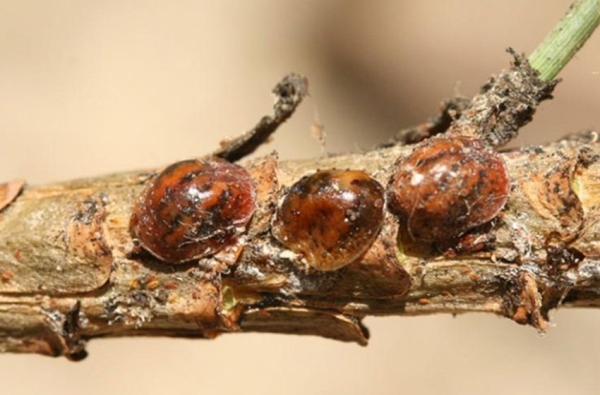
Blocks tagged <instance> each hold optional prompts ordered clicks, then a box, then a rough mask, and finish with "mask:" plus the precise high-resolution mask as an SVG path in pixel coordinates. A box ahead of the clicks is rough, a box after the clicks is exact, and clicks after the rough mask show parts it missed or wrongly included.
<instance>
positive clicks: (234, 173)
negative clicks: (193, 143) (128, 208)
mask: <svg viewBox="0 0 600 395" xmlns="http://www.w3.org/2000/svg"><path fill="white" fill-rule="evenodd" d="M255 204H256V191H255V184H254V181H253V180H252V178H251V177H250V174H248V172H247V171H246V170H245V169H244V168H242V167H240V166H238V165H235V164H233V163H229V162H227V161H225V160H222V159H218V158H214V159H210V160H194V159H193V160H185V161H182V162H177V163H175V164H172V165H171V166H169V167H167V168H166V169H165V170H163V171H162V172H161V173H160V174H159V175H158V176H157V177H156V178H154V179H153V180H152V181H150V184H149V185H148V186H147V187H146V189H145V190H144V191H143V192H142V194H141V195H140V197H139V198H138V200H137V201H136V203H135V205H134V207H133V214H132V216H131V221H130V230H131V233H132V235H133V237H135V238H137V239H138V240H139V242H140V243H141V245H142V247H144V248H145V249H146V250H148V251H149V252H150V253H152V255H154V256H156V257H157V258H159V259H161V260H163V261H165V262H169V263H181V262H187V261H190V260H193V259H198V258H202V257H205V256H208V255H212V254H215V253H216V252H218V251H220V250H222V249H223V248H224V247H226V246H228V245H231V244H233V243H234V242H235V241H236V239H237V238H238V237H239V235H240V234H241V233H242V232H244V231H245V227H246V225H247V224H248V222H249V221H250V218H251V217H252V214H253V213H254V209H255Z"/></svg>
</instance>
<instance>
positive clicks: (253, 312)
mask: <svg viewBox="0 0 600 395" xmlns="http://www.w3.org/2000/svg"><path fill="white" fill-rule="evenodd" d="M512 53H513V56H514V59H515V61H514V64H513V67H511V69H509V70H507V71H505V72H503V73H502V74H501V75H500V76H499V77H497V78H493V79H492V80H490V82H489V83H488V84H486V85H485V87H484V89H483V90H482V93H481V94H480V95H478V96H476V97H475V98H474V99H473V100H472V101H471V102H470V103H469V105H468V106H464V104H465V103H464V102H461V103H459V105H458V106H457V107H456V108H458V109H459V110H460V116H459V117H457V118H456V119H455V120H454V122H452V123H451V124H449V125H448V122H447V121H448V119H447V118H443V119H440V121H439V122H434V123H433V124H432V127H431V128H429V129H430V130H433V131H434V132H433V133H431V134H429V135H433V134H435V133H438V132H445V133H447V134H449V135H452V136H470V137H472V138H478V139H482V140H483V141H485V142H487V144H488V145H489V146H491V147H496V146H499V145H501V144H504V143H505V142H507V141H508V140H510V139H511V138H513V137H514V136H515V134H516V131H517V130H518V129H519V128H520V127H521V126H523V125H524V124H525V123H527V122H529V121H530V120H531V116H532V114H533V112H534V110H535V108H536V107H537V106H538V105H539V103H540V102H541V101H542V100H545V99H548V98H550V95H551V92H552V89H553V88H554V86H555V82H552V81H550V80H551V79H552V78H553V76H554V75H551V74H552V73H554V72H552V73H551V74H544V75H543V77H542V79H540V77H539V75H538V73H537V72H536V71H535V70H534V69H532V68H531V67H530V66H529V64H528V62H527V61H526V60H525V59H524V58H523V57H521V56H518V55H517V54H515V53H514V52H512ZM543 57H546V56H545V55H544V56H543ZM554 74H555V73H554ZM549 75H551V76H549ZM285 81H286V80H284V83H283V85H281V84H280V85H278V86H279V87H282V86H284V87H289V88H290V89H291V90H290V91H287V90H285V89H284V91H277V92H276V94H277V95H278V97H279V100H278V102H277V103H276V106H275V115H274V117H272V118H271V117H265V118H263V121H261V122H260V123H259V125H258V126H257V127H256V128H255V129H253V130H252V131H251V132H249V133H248V134H246V135H244V136H242V137H241V138H240V139H237V140H234V142H233V143H230V144H228V145H226V146H225V147H224V148H223V149H221V150H220V151H217V156H220V157H223V158H227V159H229V160H237V159H239V158H241V157H243V156H244V155H246V154H247V153H249V152H252V151H253V150H254V148H256V146H257V145H259V144H261V143H262V142H264V141H265V139H266V138H267V137H268V135H269V134H271V133H272V132H273V131H274V130H275V129H276V128H277V127H278V126H279V125H280V124H281V123H282V122H284V121H285V120H286V119H287V118H288V117H289V116H290V115H291V114H292V112H293V110H294V108H295V106H296V105H297V104H299V103H300V101H301V100H302V97H303V96H304V95H305V93H306V90H305V89H306V80H305V79H304V78H303V77H300V76H294V77H293V78H291V79H290V80H287V82H288V83H289V84H288V83H286V82H285ZM280 105H282V106H283V107H280ZM278 108H279V110H281V111H278ZM447 109H449V107H448V108H447ZM448 114H449V113H448ZM436 130H437V131H436ZM429 135H428V136H429ZM428 136H426V137H428ZM408 142H411V143H412V142H414V141H408ZM411 151H412V147H411V146H403V145H392V146H391V147H388V148H385V149H379V150H375V151H372V152H368V153H364V154H356V155H347V156H338V157H330V158H324V159H320V160H309V161H283V162H280V161H278V160H277V158H276V156H275V155H271V156H267V157H264V158H258V159H256V160H253V161H251V162H247V163H245V164H244V166H245V167H246V169H247V170H248V172H249V173H250V175H251V176H252V177H253V178H254V181H255V182H256V185H257V209H256V212H255V214H254V216H253V218H252V220H251V222H250V224H249V226H248V228H247V229H246V233H245V234H244V235H243V237H241V238H240V239H239V240H238V243H237V244H235V245H232V246H228V247H226V248H225V249H223V250H222V251H220V252H219V253H217V254H216V255H213V256H209V257H206V258H202V259H200V260H199V262H192V263H189V264H179V265H168V264H166V263H164V262H161V261H159V260H158V259H157V258H155V257H153V256H152V255H150V254H149V253H145V252H144V251H143V250H141V249H140V248H139V246H138V245H137V244H136V241H135V240H134V239H133V238H132V236H131V234H130V230H129V223H130V216H131V210H132V206H133V204H134V201H135V199H136V198H137V196H139V194H140V193H141V191H142V189H143V188H144V187H145V185H146V184H147V181H148V180H149V179H151V178H152V177H153V176H154V175H155V174H156V173H155V172H154V171H150V172H129V173H122V174H115V175H109V176H105V177H99V178H90V179H84V180H76V181H71V182H65V183H60V184H54V185H48V186H41V187H23V185H22V182H20V181H14V182H11V183H7V184H3V185H0V352H24V353H39V354H45V355H53V356H58V355H65V356H67V357H68V358H70V359H72V360H80V359H82V358H84V357H85V355H86V353H85V343H86V342H87V341H88V340H90V339H93V338H98V337H105V336H139V335H144V336H180V337H197V338H213V337H215V336H217V335H219V334H221V333H232V332H240V331H246V332H250V331H255V332H279V333H295V334H311V335H319V336H324V337H328V338H333V339H338V340H342V341H353V342H356V343H358V344H362V345H364V344H366V343H367V339H368V331H367V330H366V328H364V326H363V325H362V324H361V321H362V319H363V318H364V317H365V316H367V315H418V314H432V313H452V314H457V313H465V312H489V313H494V314H498V315H501V316H504V317H508V318H510V319H512V320H514V321H515V322H517V323H519V324H528V325H531V326H533V327H535V328H537V329H538V330H544V329H545V328H546V327H547V324H548V312H549V310H551V309H553V308H557V307H559V306H577V307H581V306H589V307H597V306H600V297H599V296H598V295H599V292H598V290H599V289H600V259H599V257H600V248H599V245H600V225H599V223H600V221H599V218H600V215H599V213H600V201H599V199H598V196H600V195H599V194H598V191H600V161H599V159H600V145H599V144H597V138H596V135H595V134H594V133H588V134H587V135H586V136H583V137H579V138H568V139H565V140H563V141H561V142H558V143H555V144H551V145H548V146H545V147H536V148H524V149H521V150H515V151H509V152H505V153H504V154H502V156H503V159H504V161H505V162H506V166H507V170H508V173H509V175H510V179H511V180H512V189H511V192H510V196H509V198H508V203H507V205H506V206H505V207H504V209H503V211H502V212H501V213H500V215H499V216H498V217H497V218H495V219H494V220H493V221H492V222H491V223H489V224H486V225H484V226H482V227H480V228H478V229H476V230H474V231H473V233H471V234H469V235H470V236H472V237H477V235H478V234H479V235H484V236H485V240H487V241H486V242H485V243H483V244H482V246H481V247H482V248H479V249H473V250H471V249H462V248H459V247H460V246H459V245H455V246H453V248H451V249H442V248H440V246H439V245H436V244H435V243H426V242H418V241H415V240H414V239H413V238H412V237H411V235H410V234H409V232H408V230H407V229H405V228H404V227H402V226H399V224H398V221H397V220H396V218H395V217H394V216H393V215H392V213H391V212H388V211H387V208H386V211H385V213H384V223H383V226H382V229H381V231H380V233H379V234H378V236H377V239H376V240H375V241H374V243H373V244H372V245H371V246H370V248H369V249H368V250H367V251H366V253H364V255H362V257H361V258H360V259H358V260H357V261H355V262H353V263H351V264H350V265H348V266H345V267H343V268H341V269H339V270H336V271H327V272H322V271H318V270H315V269H312V268H310V267H309V266H308V265H307V264H306V263H305V261H304V260H303V259H302V257H301V256H300V255H298V254H295V253H293V252H292V251H289V250H287V249H286V248H284V247H283V246H282V245H281V244H280V243H278V242H277V241H276V240H275V239H274V238H273V237H272V236H271V219H272V216H273V213H274V210H275V206H276V202H277V201H278V199H279V198H280V196H282V195H283V194H284V193H285V192H286V191H287V188H289V187H290V186H291V185H292V184H294V183H295V182H296V181H298V180H299V179H300V178H301V177H303V176H305V175H308V174H312V173H314V172H315V171H316V170H317V169H329V168H338V169H345V168H351V169H357V170H363V171H364V172H366V173H368V174H369V175H370V176H371V177H373V178H374V179H376V180H378V181H379V182H380V183H381V184H383V185H388V183H389V181H390V179H391V177H392V174H393V172H394V169H395V164H396V162H397V161H398V159H399V158H402V157H405V156H407V155H408V154H409V153H410V152H411ZM21 188H23V189H22V191H21ZM19 192H21V193H20V194H19ZM475 241H477V240H475ZM480 244H481V243H480Z"/></svg>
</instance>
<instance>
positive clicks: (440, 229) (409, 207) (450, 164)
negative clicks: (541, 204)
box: [388, 137, 510, 242]
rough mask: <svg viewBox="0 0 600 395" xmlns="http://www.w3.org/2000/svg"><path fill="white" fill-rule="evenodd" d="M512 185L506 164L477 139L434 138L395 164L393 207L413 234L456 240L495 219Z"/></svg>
mask: <svg viewBox="0 0 600 395" xmlns="http://www.w3.org/2000/svg"><path fill="white" fill-rule="evenodd" d="M509 191H510V180H509V178H508V174H507V170H506V165H505V163H504V161H503V160H502V158H501V157H500V156H499V155H498V154H497V153H495V152H493V151H491V150H490V149H488V148H486V147H485V146H484V145H483V144H482V143H481V142H480V141H479V140H476V139H472V138H467V137H453V138H447V137H443V138H435V139H431V140H427V141H425V142H424V143H422V144H419V145H418V146H416V147H415V149H414V150H413V152H412V153H411V154H410V155H409V156H408V157H407V158H404V159H402V160H400V161H399V162H398V163H397V164H396V172H395V174H394V175H393V176H392V178H391V180H390V185H389V188H388V201H389V206H390V210H391V211H392V212H393V213H395V214H396V215H397V216H398V217H399V219H400V221H401V223H404V225H405V226H407V229H408V232H409V234H410V235H411V237H412V238H413V239H418V240H423V241H428V242H437V241H449V240H453V239H455V238H457V237H459V236H461V235H463V234H464V233H465V232H467V231H469V230H470V229H473V228H474V227H477V226H479V225H482V224H484V223H486V222H488V221H490V220H492V219H493V218H494V217H495V216H496V215H498V213H499V212H500V210H502V208H503V207H504V205H505V204H506V201H507V200H508V193H509Z"/></svg>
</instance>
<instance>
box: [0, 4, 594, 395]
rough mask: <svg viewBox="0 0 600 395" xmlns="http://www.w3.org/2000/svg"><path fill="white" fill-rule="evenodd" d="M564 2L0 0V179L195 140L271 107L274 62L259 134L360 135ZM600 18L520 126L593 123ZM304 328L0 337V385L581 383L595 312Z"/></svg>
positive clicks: (34, 388)
mask: <svg viewBox="0 0 600 395" xmlns="http://www.w3.org/2000/svg"><path fill="white" fill-rule="evenodd" d="M569 3H570V0H567V1H552V2H548V1H544V0H536V1H517V0H512V1H496V2H484V1H475V0H469V1H468V0H453V1H442V0H439V1H427V2H424V1H417V0H414V1H403V2H401V1H392V0H389V1H342V0H331V1H323V0H321V1H317V0H314V1H308V0H303V1H282V0H279V1H278V0H271V1H269V0H264V1H220V2H216V1H215V2H209V1H205V2H200V1H197V2H193V1H172V2H166V1H66V0H53V1H19V2H17V1H7V0H4V1H1V2H0V136H1V137H2V139H1V143H0V161H1V162H0V164H1V166H0V179H10V178H14V177H23V178H26V179H27V180H28V181H29V182H30V183H34V184H39V183H47V182H53V181H58V180H63V179H70V178H75V177H83V176H90V175H97V174H102V173H107V172H115V171H122V170H129V169H134V168H143V167H157V166H161V165H164V164H167V163H169V162H172V161H175V160H178V159H182V158H188V157H192V156H196V155H200V154H203V153H206V152H208V151H209V150H212V149H213V148H214V147H215V146H216V145H217V143H218V141H219V140H220V139H222V138H224V137H227V136H232V135H235V134H238V133H240V132H242V131H244V130H246V129H248V128H249V127H251V126H252V125H254V123H255V122H256V121H257V120H258V119H259V117H260V116H262V115H263V114H265V113H267V112H268V111H270V108H271V104H272V98H271V96H270V94H269V92H270V90H271V88H272V87H273V85H274V84H275V83H276V82H277V81H278V80H279V78H280V77H281V76H282V75H284V74H285V73H286V72H289V71H297V72H301V73H304V74H306V75H307V76H308V77H309V78H310V81H311V93H312V99H311V100H309V101H307V102H305V103H304V104H303V105H302V107H301V109H300V110H299V112H298V113H297V115H296V116H294V118H293V119H292V120H291V121H289V122H288V123H287V124H286V125H285V127H283V128H282V129H281V130H280V131H279V132H278V133H277V135H276V137H275V139H274V142H273V143H272V144H270V145H269V146H267V147H265V148H263V149H262V150H261V153H265V152H268V151H270V150H273V149H276V150H278V151H279V152H280V154H281V157H282V159H291V158H301V157H302V158H308V157H315V156H318V155H319V154H320V150H319V145H318V143H317V142H315V141H314V140H313V139H312V138H311V136H310V125H311V123H312V122H313V121H314V120H315V119H319V120H320V121H321V122H322V123H324V124H325V126H326V132H327V133H328V135H329V139H328V149H329V151H332V152H342V151H352V150H360V149H366V148H369V147H371V146H373V145H375V144H376V143H378V142H380V141H383V140H386V139H387V138H388V137H389V136H390V135H391V134H393V133H394V132H395V131H396V130H398V129H400V128H402V127H406V126H409V125H412V124H414V123H417V122H421V121H423V120H425V119H426V118H427V117H429V116H431V115H433V114H434V113H435V112H436V109H437V108H438V103H439V102H440V101H441V100H442V99H443V98H446V97H449V96H451V95H453V93H454V92H455V90H456V91H459V92H461V93H462V94H465V95H472V94H473V93H475V92H476V90H477V88H478V87H479V86H480V85H481V84H482V83H483V82H484V81H485V80H486V79H487V78H488V76H489V75H490V74H492V73H495V72H498V71H499V70H500V69H502V68H504V67H506V66H507V64H508V62H509V57H508V56H507V55H506V54H505V53H504V49H505V48H506V47H507V46H509V45H510V46H514V47H515V48H516V49H517V50H519V51H522V52H527V53H530V52H531V51H532V50H533V49H534V47H535V45H536V44H537V43H538V42H539V41H540V40H541V39H542V38H543V37H544V36H545V35H546V33H547V32H548V31H549V30H550V29H551V27H552V26H553V25H554V24H555V22H556V21H557V20H558V19H559V18H560V16H561V15H562V14H563V12H564V11H565V10H566V8H567V7H568V5H569ZM599 36H600V33H598V35H597V36H596V37H595V38H593V39H592V40H591V41H590V42H589V43H588V45H587V46H586V47H585V48H584V49H583V50H582V51H581V52H580V53H579V54H578V55H577V58H576V59H575V60H574V61H572V62H571V64H570V65H569V66H568V67H567V69H566V70H565V71H564V72H563V74H562V75H561V76H562V77H563V78H564V80H565V81H564V82H563V83H561V84H560V85H559V87H558V89H557V90H556V99H555V100H554V101H552V102H549V103H546V104H544V105H543V107H542V108H541V109H540V111H539V112H538V114H537V116H536V120H535V122H534V123H533V124H531V125H530V126H528V127H527V128H526V129H524V130H523V131H522V135H521V137H520V138H519V141H518V142H517V143H540V142H543V141H548V140H552V139H555V138H557V137H558V136H560V135H562V134H565V133H568V132H576V131H580V130H583V129H586V128H598V127H599V126H600V111H598V107H599V106H600V89H599V88H600V51H599V49H600V37H599ZM366 323H367V325H368V326H369V327H370V328H371V332H372V340H371V344H370V345H369V346H368V347H367V348H361V347H359V346H356V345H351V344H343V343H336V342H333V341H328V340H323V339H319V338H308V337H294V336H281V335H253V334H244V335H242V334H236V335H225V336H222V337H221V338H218V339H217V340H215V341H191V340H178V339H112V340H110V339H109V340H96V341H93V342H91V344H90V345H89V351H90V357H89V358H88V359H87V360H86V361H84V362H83V363H79V364H74V363H70V362H68V361H66V360H64V359H50V358H43V357H38V356H17V355H0V393H2V394H7V395H8V394H10V395H17V394H62V395H64V394H90V395H92V394H111V395H118V394H133V393H143V394H159V393H168V394H211V393H219V394H242V393H243V394H245V395H251V394H344V395H351V394H398V393H410V394H416V393H422V394H440V393H443V394H445V395H451V394H489V395H492V394H506V393H516V394H521V393H529V394H541V393H544V394H597V393H598V391H599V388H600V375H599V374H598V372H599V370H598V368H599V367H600V338H599V337H598V336H597V333H598V332H599V330H600V312H599V311H594V310H585V311H581V310H580V311H573V310H562V311H559V312H558V313H557V314H555V323H556V326H555V327H554V328H552V329H551V330H550V331H549V332H548V334H547V335H546V336H543V337H542V336H540V335H539V334H537V333H536V332H535V331H534V330H532V329H529V328H524V327H520V326H518V325H516V324H514V323H512V322H510V321H508V320H505V319H501V318H498V317H494V316H483V315H467V316H460V317H457V318H453V317H450V316H434V317H421V318H398V317H390V318H378V319H374V318H371V319H368V320H367V321H366Z"/></svg>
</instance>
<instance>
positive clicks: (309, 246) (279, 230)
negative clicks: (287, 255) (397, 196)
mask: <svg viewBox="0 0 600 395" xmlns="http://www.w3.org/2000/svg"><path fill="white" fill-rule="evenodd" d="M384 199H385V192H384V188H383V187H382V186H381V185H380V184H379V183H378V182H377V181H375V180H374V179H372V178H371V177H370V176H369V175H368V174H366V173H365V172H362V171H358V170H335V169H333V170H321V171H318V172H316V173H314V174H312V175H309V176H305V177H303V178H301V179H300V180H299V181H298V182H296V183H295V184H294V185H293V186H292V187H291V188H290V190H289V191H288V193H287V194H286V196H285V197H284V198H283V199H282V200H281V202H280V204H279V206H278V207H277V211H276V213H275V217H274V219H273V224H272V225H273V226H272V234H273V236H275V238H276V239H277V240H279V242H281V244H283V245H284V246H285V247H287V248H288V249H290V250H291V251H293V252H295V253H297V254H301V255H302V256H303V257H304V258H305V259H306V262H307V263H308V264H309V265H310V266H312V267H313V268H315V269H318V270H336V269H339V268H341V267H343V266H345V265H347V264H349V263H351V262H353V261H355V260H357V259H358V258H359V257H360V256H361V255H362V254H363V253H365V252H366V251H367V250H368V249H369V247H370V246H371V244H372V243H373V241H375V238H376V237H377V234H378V233H379V230H380V229H381V226H382V224H383V210H384Z"/></svg>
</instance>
